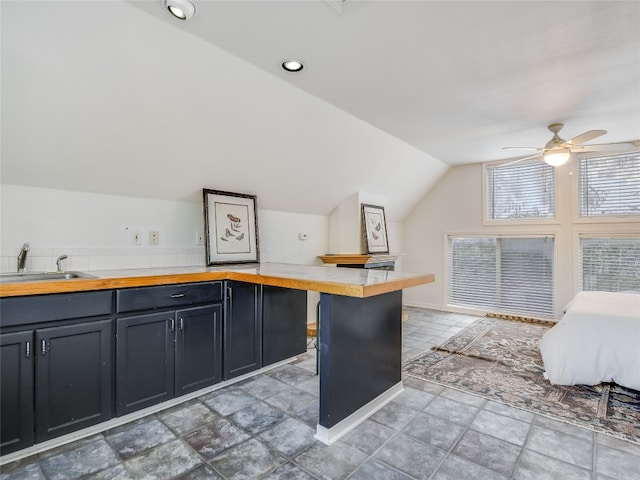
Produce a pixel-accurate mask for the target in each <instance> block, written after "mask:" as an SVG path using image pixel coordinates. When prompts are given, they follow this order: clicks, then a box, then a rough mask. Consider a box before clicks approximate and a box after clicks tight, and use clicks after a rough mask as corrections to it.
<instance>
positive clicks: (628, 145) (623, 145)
mask: <svg viewBox="0 0 640 480" xmlns="http://www.w3.org/2000/svg"><path fill="white" fill-rule="evenodd" d="M638 147H640V140H636V141H630V142H615V143H598V144H596V145H576V146H573V147H571V151H572V152H575V153H581V152H627V151H633V150H634V149H635V148H638Z"/></svg>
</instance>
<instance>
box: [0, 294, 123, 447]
mask: <svg viewBox="0 0 640 480" xmlns="http://www.w3.org/2000/svg"><path fill="white" fill-rule="evenodd" d="M112 298H113V292H112V291H104V292H87V293H71V294H56V295H39V296H33V297H15V298H3V299H1V300H0V317H1V321H2V323H1V324H0V326H1V328H2V333H1V334H0V351H1V358H0V362H1V363H0V370H1V371H0V377H1V381H2V385H1V387H2V388H1V390H0V411H1V415H2V418H1V424H0V439H1V445H2V446H1V448H0V451H1V453H2V454H6V453H10V452H13V451H16V450H20V449H22V448H25V447H28V446H30V445H32V444H33V443H34V442H42V441H45V440H49V439H51V438H54V437H58V436H60V435H64V434H67V433H70V432H72V431H75V430H79V429H81V428H85V427H88V426H91V425H95V424H97V423H100V422H103V421H106V420H108V419H110V418H111V417H112V413H113V369H112V358H113V323H112V318H111V316H110V315H111V312H112V308H113V301H112Z"/></svg>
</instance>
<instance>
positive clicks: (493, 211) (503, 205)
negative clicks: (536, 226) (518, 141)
mask: <svg viewBox="0 0 640 480" xmlns="http://www.w3.org/2000/svg"><path fill="white" fill-rule="evenodd" d="M485 195H486V199H485V207H486V212H485V218H486V220H487V221H505V220H523V219H527V220H531V219H553V218H555V216H556V200H555V171H554V168H553V167H551V166H549V165H547V164H546V163H544V162H542V161H538V162H535V163H518V164H512V165H505V164H502V165H501V164H497V165H485Z"/></svg>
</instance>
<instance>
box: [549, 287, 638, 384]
mask: <svg viewBox="0 0 640 480" xmlns="http://www.w3.org/2000/svg"><path fill="white" fill-rule="evenodd" d="M540 353H541V354H542V360H543V362H544V368H545V370H546V371H545V378H547V379H548V380H549V381H550V382H551V383H552V384H554V385H597V384H599V383H601V382H615V383H617V384H618V385H622V386H624V387H627V388H632V389H634V390H640V294H637V293H613V292H579V293H578V294H577V295H576V296H575V297H574V298H573V300H571V302H570V303H569V305H567V308H566V310H565V314H564V316H563V317H562V320H560V321H559V322H558V323H557V324H556V325H555V326H554V327H553V328H551V329H550V330H549V331H548V332H546V333H545V334H544V335H543V336H542V338H541V339H540Z"/></svg>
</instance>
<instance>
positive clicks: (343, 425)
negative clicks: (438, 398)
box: [315, 380, 404, 445]
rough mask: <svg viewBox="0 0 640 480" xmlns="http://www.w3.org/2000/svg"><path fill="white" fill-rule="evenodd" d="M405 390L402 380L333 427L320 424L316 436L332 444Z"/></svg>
mask: <svg viewBox="0 0 640 480" xmlns="http://www.w3.org/2000/svg"><path fill="white" fill-rule="evenodd" d="M403 391H404V386H403V384H402V380H401V381H399V382H398V383H396V384H395V385H394V386H393V387H391V388H390V389H388V390H386V391H385V392H383V393H381V394H380V395H378V396H377V397H376V398H374V399H373V400H371V401H370V402H369V403H367V404H366V405H363V406H362V407H360V408H359V409H358V410H356V411H355V412H353V413H352V414H351V415H349V416H348V417H347V418H345V419H344V420H341V421H340V422H338V423H337V424H335V425H334V426H333V427H331V428H326V427H323V426H322V425H318V426H317V428H316V435H315V438H316V439H317V440H319V441H321V442H322V443H324V444H325V445H331V444H332V443H334V442H335V441H336V440H338V439H340V438H341V437H342V436H344V435H346V434H347V433H349V432H350V431H351V430H353V429H354V428H356V427H357V426H358V425H360V424H361V423H362V422H364V421H365V420H366V419H367V418H369V417H370V416H371V415H373V414H374V413H376V412H377V411H378V410H380V409H381V408H382V407H384V406H385V405H386V404H387V403H389V402H390V401H391V400H393V399H394V398H395V397H397V396H398V395H400V394H401V393H402V392H403Z"/></svg>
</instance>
